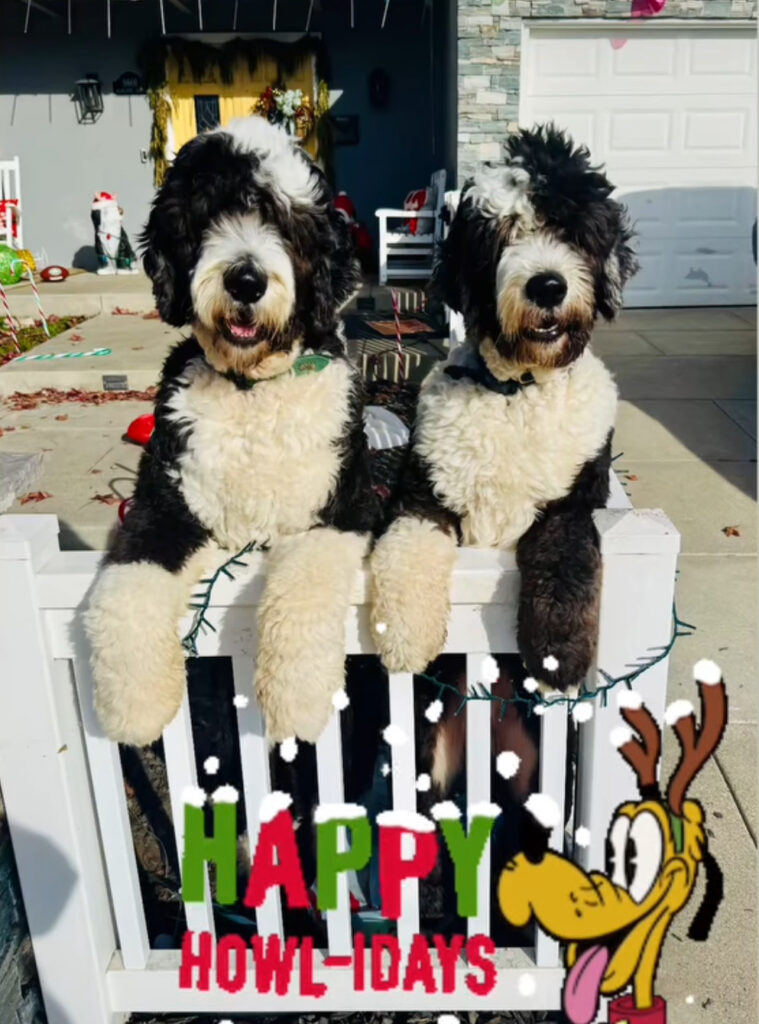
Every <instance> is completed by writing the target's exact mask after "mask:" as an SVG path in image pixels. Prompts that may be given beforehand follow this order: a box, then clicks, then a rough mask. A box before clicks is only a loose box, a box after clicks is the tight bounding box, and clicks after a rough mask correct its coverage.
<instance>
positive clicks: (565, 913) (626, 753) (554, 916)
mask: <svg viewBox="0 0 759 1024" xmlns="http://www.w3.org/2000/svg"><path fill="white" fill-rule="evenodd" d="M694 673H695V674H696V678H697V679H698V680H699V689H700V692H701V701H702V727H701V731H700V733H698V734H697V732H696V727H695V714H694V711H693V707H692V705H691V704H690V702H688V701H675V702H674V704H672V705H670V708H668V709H667V715H666V719H667V721H668V723H669V724H671V725H673V726H674V729H675V732H676V734H677V737H678V739H679V740H680V745H681V757H680V762H679V764H678V766H677V768H676V769H675V772H674V774H673V776H672V778H671V779H670V782H669V785H668V788H667V800H666V803H665V802H663V801H662V799H661V797H660V796H659V794H658V785H657V783H656V770H657V763H658V759H659V755H660V751H661V737H660V733H659V728H658V726H657V724H656V722H655V720H654V719H653V717H652V716H651V714H650V713H649V712H648V711H647V709H646V708H645V707H644V706H643V704H642V702H641V701H640V698H639V696H638V695H637V694H634V693H626V694H624V695H623V698H622V700H621V701H620V707H621V708H622V715H623V717H624V719H625V721H626V722H627V723H628V724H627V726H621V727H620V728H619V729H618V730H615V731H614V732H613V733H612V740H613V742H615V744H616V745H617V746H618V748H619V750H620V752H621V753H622V756H623V757H624V758H625V760H627V761H628V763H629V764H630V765H631V766H632V767H633V768H634V770H635V771H636V773H637V776H638V784H639V787H640V791H641V796H642V798H643V799H642V800H641V801H639V802H637V803H633V802H629V803H624V804H622V805H621V806H620V807H619V808H617V811H616V812H615V814H614V816H613V818H612V820H611V822H610V824H609V828H608V831H607V833H606V864H605V870H604V871H603V872H601V871H593V872H590V873H587V872H585V871H583V870H582V869H581V868H580V867H578V866H577V865H576V864H574V863H573V862H572V861H571V860H569V859H568V858H565V857H563V856H560V855H559V854H556V853H551V852H547V851H546V849H545V845H546V843H547V835H548V833H547V831H546V830H545V829H544V828H543V827H542V826H541V825H540V823H539V822H537V821H535V819H534V818H532V817H530V816H529V815H526V822H525V823H526V828H527V837H528V841H527V843H526V852H524V853H519V854H518V855H517V856H516V857H514V858H513V859H512V860H511V861H509V863H508V864H506V866H505V868H504V869H503V872H502V874H501V878H500V882H499V887H498V899H499V903H500V906H501V910H502V912H503V914H504V917H506V919H507V920H508V921H509V922H510V923H511V924H513V925H516V926H517V927H523V926H525V925H526V924H527V923H528V922H529V921H530V920H531V919H532V918H535V920H536V921H537V922H538V924H540V926H541V927H542V928H543V929H544V930H545V931H547V932H548V933H549V934H551V935H553V936H554V937H555V938H557V939H559V940H561V941H563V942H566V943H568V945H567V950H566V966H567V976H566V981H565V985H564V1010H565V1013H566V1014H567V1017H568V1018H569V1020H570V1021H571V1022H572V1024H590V1021H592V1020H594V1019H595V1015H596V1012H597V1009H598V1003H599V998H600V996H601V995H605V996H613V995H616V994H618V993H620V992H623V991H624V990H625V989H626V988H627V987H628V985H632V986H633V998H634V1005H635V1007H636V1008H639V1009H647V1008H650V1007H651V1006H652V1004H653V1001H654V992H653V987H654V979H655V976H656V969H657V967H658V964H659V958H660V956H661V951H662V946H663V943H664V938H665V936H666V934H667V931H668V929H669V926H670V924H671V923H672V920H673V919H674V917H675V916H676V915H677V914H678V913H679V912H680V911H681V910H682V909H683V907H685V905H686V904H687V903H688V901H689V899H690V898H691V895H692V894H693V889H694V886H695V883H696V877H697V875H698V871H699V868H700V867H701V866H703V868H704V870H705V872H706V880H707V889H706V895H705V897H704V903H703V904H702V906H701V909H700V910H699V911H698V913H697V914H696V917H695V918H694V921H693V923H692V925H691V928H690V931H689V933H688V934H689V937H690V938H694V939H699V940H703V939H705V938H706V936H707V935H708V933H709V927H710V925H711V920H712V918H713V916H714V913H715V911H716V908H717V905H718V904H719V901H720V899H721V897H722V876H721V873H720V871H719V868H718V866H717V864H716V862H715V861H714V859H713V858H712V857H711V855H710V854H709V851H708V849H707V841H706V832H705V829H704V811H703V808H702V807H701V805H700V804H699V803H697V802H696V801H694V800H685V792H686V789H687V787H688V785H689V784H690V782H691V781H692V779H693V778H694V776H695V775H696V773H697V772H698V771H699V770H700V768H701V766H702V765H703V764H704V762H705V761H706V760H707V758H709V757H710V756H711V754H712V753H713V752H714V750H715V749H716V747H717V745H718V743H719V741H720V739H721V737H722V734H723V732H724V728H725V724H726V721H727V699H726V696H725V686H724V683H723V682H722V678H721V673H720V671H719V669H718V668H717V666H716V665H714V663H713V662H707V661H702V662H699V663H698V664H697V665H696V666H695V669H694ZM633 729H634V730H635V731H636V732H637V733H638V737H639V738H637V737H636V736H635V734H634V733H633ZM542 799H543V800H545V797H543V798H542ZM526 806H527V809H528V811H529V809H530V806H529V801H528V804H527V805H526Z"/></svg>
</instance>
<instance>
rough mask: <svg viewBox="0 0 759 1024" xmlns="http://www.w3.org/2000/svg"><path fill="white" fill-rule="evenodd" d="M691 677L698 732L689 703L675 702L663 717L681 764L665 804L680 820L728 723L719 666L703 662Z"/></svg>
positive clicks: (676, 771) (674, 775)
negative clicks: (698, 717)
mask: <svg viewBox="0 0 759 1024" xmlns="http://www.w3.org/2000/svg"><path fill="white" fill-rule="evenodd" d="M693 677H694V679H695V680H696V682H697V683H698V690H699V693H700V695H701V730H700V731H699V732H697V731H696V713H695V710H694V708H693V705H692V704H691V702H690V701H689V700H676V701H674V703H672V704H670V706H669V707H668V708H667V711H666V713H665V719H666V722H667V724H668V725H671V726H673V728H674V730H675V733H676V734H677V738H678V740H679V741H680V760H679V761H678V763H677V767H676V768H675V771H674V773H673V774H672V777H671V779H670V780H669V785H668V787H667V803H668V804H669V807H670V810H671V811H672V812H673V814H676V815H678V816H682V813H683V801H684V800H685V794H686V792H687V790H688V786H689V785H690V784H691V782H692V781H693V779H694V778H695V777H696V775H697V774H698V773H699V771H700V770H701V768H702V767H703V765H704V762H705V761H706V760H707V759H708V758H709V757H710V756H711V755H712V754H713V753H714V751H715V750H716V749H717V747H718V746H719V741H720V740H721V739H722V734H723V733H724V731H725V725H726V723H727V695H726V692H725V684H724V682H723V680H722V671H721V669H720V668H719V666H718V665H715V663H714V662H713V661H708V660H707V659H706V658H704V659H703V660H702V661H699V662H697V664H696V665H694V666H693Z"/></svg>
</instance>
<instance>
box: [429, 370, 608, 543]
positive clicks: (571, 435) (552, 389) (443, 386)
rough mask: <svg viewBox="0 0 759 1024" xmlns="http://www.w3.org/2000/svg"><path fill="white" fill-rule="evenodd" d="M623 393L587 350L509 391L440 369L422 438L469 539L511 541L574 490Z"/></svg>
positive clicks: (433, 378) (440, 488)
mask: <svg viewBox="0 0 759 1024" xmlns="http://www.w3.org/2000/svg"><path fill="white" fill-rule="evenodd" d="M616 399H617V389H616V386H615V384H614V381H613V379H612V377H611V375H610V374H609V372H608V370H607V369H606V367H605V366H604V365H603V363H601V361H600V360H599V359H597V358H596V357H595V356H594V355H593V354H592V353H591V352H589V351H587V350H586V352H585V353H584V354H583V355H582V356H581V357H580V358H579V359H578V360H577V361H576V362H575V363H574V364H573V365H572V366H571V367H569V368H567V369H564V370H556V371H553V372H551V373H550V374H547V375H545V376H544V378H543V379H541V381H540V382H539V383H538V384H535V385H531V386H529V387H527V388H524V389H523V390H522V391H518V392H517V393H516V394H515V395H512V396H510V397H506V396H504V395H499V394H497V393H496V392H493V391H489V390H486V389H484V388H482V387H478V386H477V385H475V384H474V383H471V382H469V381H452V380H451V379H450V378H449V377H447V376H445V374H444V373H443V368H442V366H441V367H439V368H438V369H436V370H435V371H434V372H433V374H431V375H430V377H429V378H428V380H427V382H426V384H425V386H424V388H423V390H422V394H421V397H420V400H419V411H418V414H417V441H416V443H417V447H418V450H419V453H420V454H421V455H422V457H423V458H424V459H425V460H426V461H427V463H428V464H429V466H430V473H431V477H432V483H433V486H434V489H435V493H436V494H437V495H438V497H439V498H440V499H441V500H442V501H444V503H445V504H446V506H447V507H448V508H450V509H452V510H453V511H454V512H457V513H458V514H459V515H460V516H461V517H462V523H461V526H462V533H463V540H464V543H465V544H471V545H473V546H476V547H497V548H509V547H512V546H513V545H514V544H515V543H516V541H517V540H518V539H519V538H520V537H521V536H522V534H523V533H524V532H525V531H526V530H527V529H528V528H529V527H530V525H531V524H532V522H533V521H534V519H535V517H536V515H537V514H538V510H539V508H540V507H541V506H542V505H544V504H546V503H547V502H549V501H554V500H556V499H558V498H563V497H564V496H565V495H566V494H568V493H569V490H570V489H571V486H572V483H573V481H574V479H575V477H576V476H577V473H578V472H579V470H580V469H581V467H582V466H583V465H584V464H585V463H586V462H587V461H588V460H589V459H591V458H593V456H595V455H596V454H597V452H598V451H599V450H600V449H601V447H602V446H603V444H604V441H605V440H606V436H607V434H608V433H609V430H611V428H612V427H613V425H614V417H615V412H616Z"/></svg>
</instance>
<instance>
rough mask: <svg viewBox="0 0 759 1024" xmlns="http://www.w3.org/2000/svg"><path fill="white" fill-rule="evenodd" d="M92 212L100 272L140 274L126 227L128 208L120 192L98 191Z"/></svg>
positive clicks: (93, 201)
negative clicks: (119, 199) (121, 201)
mask: <svg viewBox="0 0 759 1024" xmlns="http://www.w3.org/2000/svg"><path fill="white" fill-rule="evenodd" d="M91 216H92V223H93V224H94V225H95V252H96V253H97V257H98V262H99V263H100V267H99V268H98V274H136V273H137V272H138V271H137V267H136V266H135V263H136V262H137V257H136V256H135V254H134V249H133V248H132V246H131V245H130V243H129V238H128V236H127V233H126V231H125V230H124V225H123V220H124V211H123V210H122V209H121V207H120V206H119V204H118V202H117V200H116V196H112V195H111V194H110V192H96V193H95V198H94V199H93V200H92V208H91Z"/></svg>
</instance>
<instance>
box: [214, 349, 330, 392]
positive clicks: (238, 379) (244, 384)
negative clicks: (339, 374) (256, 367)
mask: <svg viewBox="0 0 759 1024" xmlns="http://www.w3.org/2000/svg"><path fill="white" fill-rule="evenodd" d="M331 362H332V356H331V355H324V354H322V353H313V352H312V353H309V354H307V355H303V356H298V358H297V359H296V360H295V361H294V362H293V364H292V366H291V367H290V369H289V370H287V371H286V372H287V373H289V374H291V375H292V376H293V377H305V376H306V375H307V374H309V373H321V371H322V370H324V369H326V367H328V366H329V364H330V363H331ZM222 376H223V377H225V378H226V379H227V380H230V381H232V383H233V384H234V386H235V387H236V388H238V389H239V390H240V391H250V389H251V388H252V387H253V385H254V384H260V383H261V382H260V381H257V380H251V378H250V377H245V376H244V375H243V374H242V373H235V371H234V370H227V372H226V373H224V374H222ZM277 376H282V374H277ZM264 379H265V380H273V379H274V378H273V377H266V378H264Z"/></svg>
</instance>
